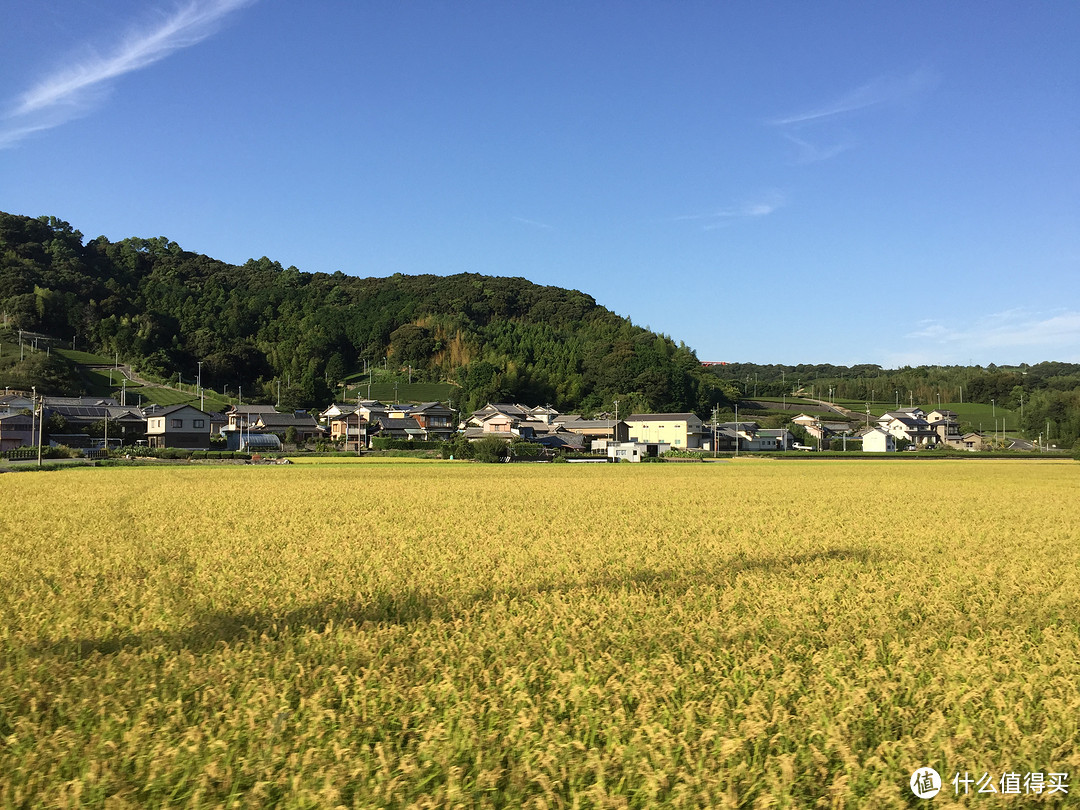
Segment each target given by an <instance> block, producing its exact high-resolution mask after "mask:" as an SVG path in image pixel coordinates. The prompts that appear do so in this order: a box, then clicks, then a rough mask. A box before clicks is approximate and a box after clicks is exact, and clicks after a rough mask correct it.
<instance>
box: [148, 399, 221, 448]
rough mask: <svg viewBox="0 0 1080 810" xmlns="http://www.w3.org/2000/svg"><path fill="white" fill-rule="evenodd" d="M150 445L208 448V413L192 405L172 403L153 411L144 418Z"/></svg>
mask: <svg viewBox="0 0 1080 810" xmlns="http://www.w3.org/2000/svg"><path fill="white" fill-rule="evenodd" d="M146 441H147V443H148V444H149V445H150V447H186V448H191V449H193V450H209V449H210V414H208V413H206V411H201V410H199V409H198V408H196V407H195V406H194V405H173V406H171V407H168V408H162V409H159V410H157V411H154V413H153V414H151V415H150V416H149V417H148V418H147V420H146Z"/></svg>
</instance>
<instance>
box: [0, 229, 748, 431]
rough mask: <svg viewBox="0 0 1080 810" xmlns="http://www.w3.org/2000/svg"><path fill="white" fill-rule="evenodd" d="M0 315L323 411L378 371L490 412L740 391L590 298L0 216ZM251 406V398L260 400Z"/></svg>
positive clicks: (679, 404)
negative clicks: (291, 261)
mask: <svg viewBox="0 0 1080 810" xmlns="http://www.w3.org/2000/svg"><path fill="white" fill-rule="evenodd" d="M0 318H2V319H3V322H4V323H6V325H7V326H8V327H11V328H15V329H24V330H31V331H36V332H42V333H46V334H50V335H54V336H57V337H60V338H63V339H65V340H70V339H71V338H72V337H75V338H76V339H77V343H78V345H79V347H80V348H88V349H91V350H95V351H98V352H102V353H105V354H108V355H112V353H113V352H119V354H120V357H121V358H122V359H124V360H126V361H127V362H130V363H132V364H133V365H134V366H135V367H136V368H141V369H144V370H145V371H147V372H149V373H154V374H159V375H162V376H165V377H168V376H171V375H172V374H175V373H180V374H182V375H183V376H184V377H185V378H186V379H189V380H190V379H192V378H193V377H194V375H195V372H196V368H197V364H198V362H199V361H202V363H203V365H202V374H203V383H204V385H207V386H208V387H214V388H217V389H219V390H220V389H221V387H222V386H226V385H227V386H229V387H230V388H233V389H234V390H235V387H236V386H237V385H243V386H244V391H245V393H247V392H261V393H262V394H263V397H264V398H265V399H266V400H268V401H269V399H270V396H271V392H272V391H273V392H274V394H275V398H276V391H277V381H281V385H282V392H281V393H282V404H283V405H285V404H290V405H296V406H308V407H311V406H317V405H323V404H326V403H327V402H329V401H330V400H331V399H332V389H333V387H334V386H335V385H337V383H338V382H339V381H340V380H342V379H345V378H346V377H348V376H349V375H351V374H355V373H356V372H358V371H360V370H362V369H363V367H364V362H365V361H367V363H369V364H378V365H380V366H383V367H385V368H386V369H387V370H388V371H393V370H403V369H404V370H406V371H409V370H411V373H412V377H413V379H414V380H417V379H426V380H432V381H437V380H445V381H449V382H453V383H456V384H458V385H460V386H461V387H462V394H461V398H460V401H459V403H455V404H460V406H461V407H463V408H472V407H480V406H482V405H483V404H484V403H485V402H488V401H504V400H516V401H521V402H525V403H530V404H541V403H543V404H551V405H554V406H555V407H557V408H559V409H560V410H564V411H565V410H571V409H572V410H583V411H586V412H590V411H597V410H604V409H610V408H611V407H612V402H613V400H615V399H619V400H620V410H621V411H622V412H624V413H630V412H631V411H633V410H652V411H689V410H694V411H698V412H701V413H706V412H708V410H709V409H710V407H711V406H712V405H713V404H714V403H716V402H724V401H725V395H724V392H725V391H726V390H727V387H728V385H727V384H726V383H724V382H722V381H719V380H717V379H716V378H715V377H714V376H712V375H709V374H706V373H703V371H702V370H701V368H700V365H699V363H698V360H697V358H696V356H695V355H694V353H693V351H692V350H691V349H689V348H688V347H686V346H684V345H682V344H681V343H680V344H675V343H674V342H673V341H672V340H671V339H670V338H668V337H666V336H661V335H657V334H654V333H652V332H650V331H648V330H645V329H642V328H640V327H637V326H634V325H633V324H631V323H630V322H629V321H627V320H626V319H624V318H621V317H619V316H617V315H615V314H614V313H612V312H610V311H609V310H607V309H605V308H603V307H601V306H598V305H597V303H596V302H595V301H594V300H593V299H592V298H591V297H590V296H588V295H585V294H584V293H581V292H578V291H576V290H565V289H561V288H557V287H544V286H539V285H536V284H532V283H531V282H529V281H526V280H525V279H521V278H502V277H489V276H479V275H471V274H462V275H455V276H445V277H442V276H434V275H424V276H403V275H394V276H391V277H389V278H355V277H352V276H347V275H344V274H343V273H340V272H338V273H334V274H333V275H327V274H324V273H314V274H311V273H304V272H301V271H300V270H298V269H296V268H295V267H289V268H283V267H281V265H280V264H278V263H277V262H273V261H271V260H269V259H266V258H263V259H259V260H251V261H249V262H247V263H246V264H244V265H242V266H236V265H231V264H227V263H225V262H221V261H218V260H216V259H212V258H210V257H208V256H204V255H200V254H197V253H190V252H188V251H185V250H182V249H181V248H180V247H179V246H178V245H177V244H176V243H175V242H171V241H169V240H168V239H166V238H164V237H159V238H155V239H138V238H132V239H125V240H123V241H120V242H110V241H109V240H107V239H106V238H105V237H98V238H96V239H92V240H90V241H87V242H85V243H84V240H83V236H82V234H81V233H79V232H78V231H77V230H75V229H74V228H72V226H71V225H69V224H68V223H66V222H64V221H62V220H59V219H56V218H55V217H40V218H37V219H34V218H29V217H23V216H16V215H11V214H4V213H0ZM249 396H250V394H248V396H246V397H245V399H247V398H248V397H249Z"/></svg>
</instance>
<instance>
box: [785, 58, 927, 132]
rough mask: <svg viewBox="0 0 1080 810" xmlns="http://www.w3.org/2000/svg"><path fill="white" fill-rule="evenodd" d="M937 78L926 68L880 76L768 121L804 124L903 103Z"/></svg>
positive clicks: (922, 90)
mask: <svg viewBox="0 0 1080 810" xmlns="http://www.w3.org/2000/svg"><path fill="white" fill-rule="evenodd" d="M936 80H937V79H936V76H935V75H934V74H933V73H932V72H931V71H929V70H927V69H925V68H920V69H919V70H916V71H914V72H912V73H908V74H906V75H903V76H879V77H877V78H875V79H872V80H870V81H868V82H866V83H865V84H863V85H860V86H859V87H856V88H855V89H854V90H851V91H849V92H847V93H845V94H843V95H841V96H838V97H836V98H834V99H832V100H830V101H827V102H825V103H824V104H820V105H818V106H816V107H811V108H809V109H806V110H802V111H800V112H797V113H793V114H789V115H784V116H780V117H779V118H774V119H773V120H772V121H770V122H769V123H771V124H773V125H775V126H789V125H791V124H804V123H808V122H811V121H821V120H823V119H827V118H833V117H835V116H838V115H842V114H844V113H851V112H857V111H859V110H865V109H868V108H870V107H879V106H882V105H885V104H896V103H900V102H903V101H907V100H909V99H911V98H914V97H915V96H917V95H920V94H921V93H923V92H925V91H926V90H928V89H929V88H930V87H931V86H933V84H934V83H935V82H936Z"/></svg>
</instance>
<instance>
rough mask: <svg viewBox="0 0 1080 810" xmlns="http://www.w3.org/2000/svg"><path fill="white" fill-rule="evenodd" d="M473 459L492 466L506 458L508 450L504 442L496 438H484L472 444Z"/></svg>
mask: <svg viewBox="0 0 1080 810" xmlns="http://www.w3.org/2000/svg"><path fill="white" fill-rule="evenodd" d="M472 449H473V458H475V459H476V460H477V461H482V462H484V463H485V464H494V463H496V462H499V461H502V460H503V459H504V458H506V454H507V452H508V451H509V448H507V446H506V442H504V441H503V440H502V439H500V438H498V437H497V436H486V437H485V438H483V439H480V440H479V441H476V442H473V447H472Z"/></svg>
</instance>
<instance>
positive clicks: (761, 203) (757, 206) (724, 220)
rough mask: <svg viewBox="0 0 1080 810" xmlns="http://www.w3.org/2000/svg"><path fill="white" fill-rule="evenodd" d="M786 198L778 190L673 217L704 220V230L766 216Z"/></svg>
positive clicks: (779, 206)
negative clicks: (742, 200) (700, 211)
mask: <svg viewBox="0 0 1080 810" xmlns="http://www.w3.org/2000/svg"><path fill="white" fill-rule="evenodd" d="M786 202H787V200H786V198H785V197H784V195H783V194H781V193H780V192H775V191H774V192H770V193H768V194H764V195H761V196H760V197H756V198H752V199H749V200H746V201H745V202H742V203H739V204H738V205H733V206H728V207H725V208H719V209H717V210H715V211H706V212H703V213H700V214H683V215H682V216H677V217H675V220H676V221H677V222H678V221H686V220H697V221H701V222H704V223H705V225H704V229H705V230H712V229H713V228H722V227H724V226H725V225H728V224H731V223H732V222H735V221H737V220H740V219H756V218H758V217H767V216H768V215H769V214H772V213H774V212H775V211H777V210H779V209H780V208H783V207H784V205H785V204H786Z"/></svg>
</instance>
